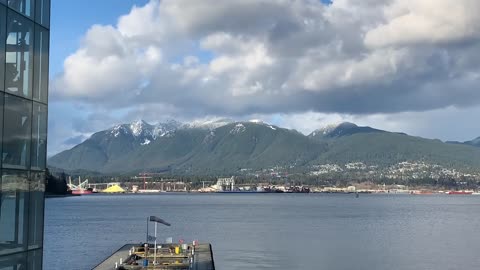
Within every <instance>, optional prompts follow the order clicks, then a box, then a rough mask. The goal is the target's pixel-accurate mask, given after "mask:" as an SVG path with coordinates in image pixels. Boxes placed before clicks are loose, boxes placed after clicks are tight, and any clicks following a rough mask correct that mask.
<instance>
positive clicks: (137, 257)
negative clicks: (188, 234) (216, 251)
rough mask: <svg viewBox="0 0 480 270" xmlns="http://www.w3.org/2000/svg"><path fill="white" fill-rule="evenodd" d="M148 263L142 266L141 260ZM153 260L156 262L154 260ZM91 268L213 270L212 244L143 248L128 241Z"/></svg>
mask: <svg viewBox="0 0 480 270" xmlns="http://www.w3.org/2000/svg"><path fill="white" fill-rule="evenodd" d="M145 259H147V260H148V265H147V266H144V265H145V264H144V260H145ZM155 260H156V264H154V263H153V262H154V261H155ZM93 269H94V270H114V269H129V270H130V269H131V270H134V269H135V270H137V269H138V270H139V269H162V270H167V269H177V270H183V269H185V270H186V269H192V270H215V264H214V260H213V251H212V246H211V245H210V244H208V243H204V244H195V245H194V244H188V245H187V244H183V245H179V244H158V245H157V250H155V246H154V245H148V247H147V252H145V247H143V246H142V245H139V244H127V245H124V246H123V247H121V248H120V249H119V250H117V251H116V252H115V253H113V254H112V255H111V256H110V257H108V258H107V259H105V260H104V261H103V262H101V263H100V264H99V265H97V266H95V267H94V268H93Z"/></svg>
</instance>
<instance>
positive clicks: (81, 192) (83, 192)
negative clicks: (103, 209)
mask: <svg viewBox="0 0 480 270" xmlns="http://www.w3.org/2000/svg"><path fill="white" fill-rule="evenodd" d="M92 193H93V192H92V191H91V190H88V189H75V190H72V194H74V195H88V194H92Z"/></svg>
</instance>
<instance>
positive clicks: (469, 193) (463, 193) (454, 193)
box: [447, 191, 473, 195]
mask: <svg viewBox="0 0 480 270" xmlns="http://www.w3.org/2000/svg"><path fill="white" fill-rule="evenodd" d="M472 193H473V192H472V191H449V192H447V194H448V195H472Z"/></svg>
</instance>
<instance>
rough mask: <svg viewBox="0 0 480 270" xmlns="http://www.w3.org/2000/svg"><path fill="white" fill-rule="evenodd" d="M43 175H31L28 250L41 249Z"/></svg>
mask: <svg viewBox="0 0 480 270" xmlns="http://www.w3.org/2000/svg"><path fill="white" fill-rule="evenodd" d="M44 192H45V173H31V175H30V199H29V214H28V216H29V217H28V228H29V231H28V248H29V249H34V248H40V247H42V240H43V207H44V206H43V200H44Z"/></svg>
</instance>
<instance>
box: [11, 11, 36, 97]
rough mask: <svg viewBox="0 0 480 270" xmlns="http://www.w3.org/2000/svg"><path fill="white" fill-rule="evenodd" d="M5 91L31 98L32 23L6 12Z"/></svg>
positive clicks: (13, 13)
mask: <svg viewBox="0 0 480 270" xmlns="http://www.w3.org/2000/svg"><path fill="white" fill-rule="evenodd" d="M7 13H8V16H7V47H6V64H5V71H6V72H5V89H6V91H8V92H10V93H13V94H15V95H19V96H24V97H29V98H30V97H31V96H32V90H31V89H32V78H33V74H32V67H33V65H32V62H33V42H32V41H33V23H32V22H31V21H29V20H28V19H26V18H23V17H22V16H20V15H18V14H15V12H10V11H9V12H7Z"/></svg>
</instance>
